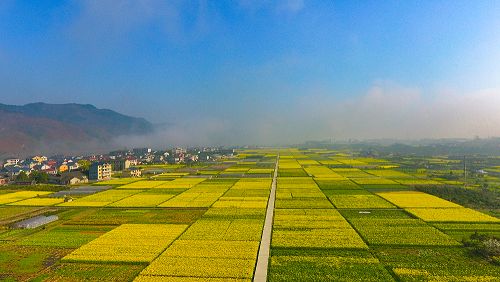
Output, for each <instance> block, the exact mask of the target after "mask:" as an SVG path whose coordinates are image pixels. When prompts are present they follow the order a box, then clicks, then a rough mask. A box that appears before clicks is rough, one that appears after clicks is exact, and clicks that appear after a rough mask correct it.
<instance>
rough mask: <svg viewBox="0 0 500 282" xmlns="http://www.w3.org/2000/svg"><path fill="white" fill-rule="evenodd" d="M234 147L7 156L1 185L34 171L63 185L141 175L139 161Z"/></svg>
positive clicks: (214, 154) (203, 155) (207, 154)
mask: <svg viewBox="0 0 500 282" xmlns="http://www.w3.org/2000/svg"><path fill="white" fill-rule="evenodd" d="M233 153H234V150H233V149H221V148H210V147H208V148H201V149H199V148H192V149H184V148H174V149H172V150H165V151H153V150H152V149H150V148H135V149H132V150H121V151H113V152H110V153H109V154H106V155H91V156H85V157H84V156H77V157H61V156H55V157H50V158H47V157H46V156H32V157H30V158H27V159H20V158H7V159H5V160H4V162H3V164H0V185H2V184H5V183H7V182H9V181H14V180H16V177H17V176H18V175H19V174H21V173H23V172H24V174H26V175H28V176H29V175H30V174H31V173H33V172H34V171H37V172H39V173H45V174H47V175H48V182H49V183H53V184H61V185H73V184H79V183H86V182H88V181H100V180H106V179H110V178H111V175H112V173H113V172H118V171H119V172H121V175H122V176H124V177H140V176H141V173H142V172H141V170H140V169H138V168H137V167H136V166H137V165H139V164H158V163H176V164H179V163H192V162H198V161H211V160H216V159H218V158H220V157H221V156H227V155H233Z"/></svg>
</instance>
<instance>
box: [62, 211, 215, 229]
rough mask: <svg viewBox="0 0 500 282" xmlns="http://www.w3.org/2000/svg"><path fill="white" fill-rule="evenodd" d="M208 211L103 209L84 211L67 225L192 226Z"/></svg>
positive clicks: (72, 218)
mask: <svg viewBox="0 0 500 282" xmlns="http://www.w3.org/2000/svg"><path fill="white" fill-rule="evenodd" d="M205 211H206V209H185V210H183V209H175V210H169V209H157V208H141V209H138V208H133V209H120V208H112V209H109V208H102V209H88V208H87V209H82V210H79V212H78V213H77V214H75V215H74V216H72V217H71V219H70V220H69V221H68V222H67V224H74V225H120V224H127V223H134V224H141V223H152V224H160V223H168V224H191V223H193V222H195V221H196V220H197V219H199V218H201V216H202V215H203V214H204V213H205Z"/></svg>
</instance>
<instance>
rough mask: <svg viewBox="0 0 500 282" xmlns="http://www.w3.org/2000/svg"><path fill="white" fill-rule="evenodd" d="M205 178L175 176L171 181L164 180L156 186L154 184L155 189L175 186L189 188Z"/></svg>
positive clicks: (173, 187)
mask: <svg viewBox="0 0 500 282" xmlns="http://www.w3.org/2000/svg"><path fill="white" fill-rule="evenodd" d="M205 180H206V178H201V177H200V178H177V179H174V180H172V181H166V182H164V183H162V184H160V185H158V186H155V187H154V188H155V189H168V188H170V189H175V188H186V189H187V188H191V187H194V186H195V185H197V184H199V183H201V182H203V181H205Z"/></svg>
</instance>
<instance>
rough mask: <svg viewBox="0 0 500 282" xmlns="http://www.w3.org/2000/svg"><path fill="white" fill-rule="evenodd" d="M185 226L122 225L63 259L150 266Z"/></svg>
mask: <svg viewBox="0 0 500 282" xmlns="http://www.w3.org/2000/svg"><path fill="white" fill-rule="evenodd" d="M186 228H187V225H177V224H123V225H120V226H119V227H117V228H115V229H113V230H112V231H110V232H108V233H106V234H104V235H102V236H101V237H99V238H97V239H95V240H93V241H92V242H90V243H88V244H86V245H84V246H82V247H80V248H78V249H76V250H75V251H73V252H72V253H70V254H69V255H67V256H65V257H64V258H63V260H65V261H92V262H150V261H152V260H153V259H154V258H156V257H157V256H158V255H159V254H161V252H163V250H165V248H166V247H167V246H168V245H169V244H170V243H172V242H173V241H174V240H175V239H176V238H177V237H179V235H180V234H182V232H184V230H185V229H186Z"/></svg>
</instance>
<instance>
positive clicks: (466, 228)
mask: <svg viewBox="0 0 500 282" xmlns="http://www.w3.org/2000/svg"><path fill="white" fill-rule="evenodd" d="M433 226H434V227H436V228H438V229H440V230H442V231H443V232H444V233H446V234H448V235H450V236H451V237H453V238H455V239H456V240H459V241H460V240H462V239H464V238H468V237H470V236H471V235H472V234H475V233H480V234H489V235H493V236H497V237H500V223H470V222H469V223H435V224H433Z"/></svg>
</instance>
